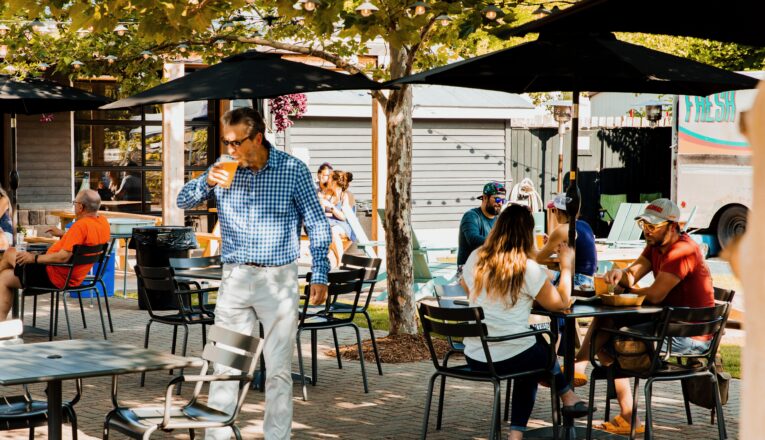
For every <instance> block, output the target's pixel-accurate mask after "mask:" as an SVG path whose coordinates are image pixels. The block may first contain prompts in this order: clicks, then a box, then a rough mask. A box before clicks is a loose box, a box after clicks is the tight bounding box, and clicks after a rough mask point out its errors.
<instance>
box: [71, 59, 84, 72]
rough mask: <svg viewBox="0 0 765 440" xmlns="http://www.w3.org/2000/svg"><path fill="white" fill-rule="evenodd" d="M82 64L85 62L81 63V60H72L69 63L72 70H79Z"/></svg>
mask: <svg viewBox="0 0 765 440" xmlns="http://www.w3.org/2000/svg"><path fill="white" fill-rule="evenodd" d="M83 64H85V63H83V62H82V61H79V60H74V61H72V63H71V64H70V65H71V66H72V68H73V69H74V70H80V68H81V67H82V65H83Z"/></svg>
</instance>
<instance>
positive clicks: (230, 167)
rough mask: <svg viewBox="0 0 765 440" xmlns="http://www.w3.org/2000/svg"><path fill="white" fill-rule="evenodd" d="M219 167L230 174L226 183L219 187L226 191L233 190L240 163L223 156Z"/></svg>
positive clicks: (219, 161)
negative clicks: (232, 186) (232, 183)
mask: <svg viewBox="0 0 765 440" xmlns="http://www.w3.org/2000/svg"><path fill="white" fill-rule="evenodd" d="M217 165H218V166H220V167H221V168H223V170H225V171H226V172H227V173H228V178H227V179H226V182H224V183H221V184H220V185H219V186H220V187H221V188H226V189H228V188H231V182H233V181H234V175H235V174H236V169H237V168H238V167H239V161H237V160H236V159H234V158H233V157H231V156H221V157H220V159H219V160H218V163H217Z"/></svg>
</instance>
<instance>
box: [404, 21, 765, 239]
mask: <svg viewBox="0 0 765 440" xmlns="http://www.w3.org/2000/svg"><path fill="white" fill-rule="evenodd" d="M405 83H409V84H439V85H447V86H457V87H471V88H479V89H488V90H498V91H503V92H508V93H526V92H547V91H557V90H566V91H572V92H574V93H573V101H574V108H575V109H574V111H572V116H573V118H572V131H573V132H574V133H577V132H578V130H579V119H578V112H577V111H576V109H578V104H579V92H580V91H600V92H642V93H672V94H684V95H698V96H707V95H710V94H713V93H717V92H722V91H727V90H737V89H751V88H754V87H755V86H756V84H757V80H756V79H754V78H751V77H748V76H745V75H740V74H737V73H733V72H729V71H726V70H722V69H718V68H716V67H712V66H707V65H705V64H701V63H698V62H695V61H691V60H688V59H685V58H680V57H676V56H673V55H668V54H666V53H663V52H658V51H655V50H652V49H648V48H645V47H642V46H637V45H634V44H630V43H625V42H622V41H619V40H617V39H616V37H614V35H613V34H611V33H600V34H585V33H579V34H565V35H564V34H554V33H542V34H540V35H539V38H538V39H537V40H536V41H532V42H529V43H524V44H521V45H518V46H515V47H511V48H509V49H505V50H501V51H497V52H493V53H490V54H487V55H483V56H479V57H475V58H471V59H468V60H464V61H459V62H456V63H452V64H449V65H446V66H443V67H439V68H436V69H432V70H428V71H426V72H421V73H418V74H415V75H411V76H408V77H405V78H400V79H396V80H393V81H390V82H389V84H393V85H395V84H405ZM577 143H578V136H572V137H571V170H572V173H571V178H570V185H569V188H568V190H567V191H566V194H567V195H568V196H569V199H570V201H569V204H568V206H567V210H568V212H569V213H572V214H573V216H574V217H575V216H576V214H577V213H578V211H579V192H578V189H577V186H576V173H575V172H574V171H576V170H577V150H578V145H577ZM573 224H574V223H573V222H572V226H573ZM574 232H575V230H574V228H573V227H572V228H571V235H570V238H569V243H570V245H571V246H573V245H574V237H573V234H574Z"/></svg>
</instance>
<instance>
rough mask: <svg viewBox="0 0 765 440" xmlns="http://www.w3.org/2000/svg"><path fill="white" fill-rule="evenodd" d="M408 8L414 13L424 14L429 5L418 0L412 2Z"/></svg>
mask: <svg viewBox="0 0 765 440" xmlns="http://www.w3.org/2000/svg"><path fill="white" fill-rule="evenodd" d="M409 8H411V9H414V15H425V13H426V12H428V9H430V5H428V4H427V3H425V2H424V1H422V0H420V1H418V2H415V3H413V4H412V5H411V6H409Z"/></svg>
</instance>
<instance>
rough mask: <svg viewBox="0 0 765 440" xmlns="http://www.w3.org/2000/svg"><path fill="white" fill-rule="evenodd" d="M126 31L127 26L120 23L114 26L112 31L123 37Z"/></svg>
mask: <svg viewBox="0 0 765 440" xmlns="http://www.w3.org/2000/svg"><path fill="white" fill-rule="evenodd" d="M127 31H128V28H127V27H126V26H125V25H122V24H118V25H117V26H115V27H114V33H115V34H117V35H119V36H120V37H124V36H125V34H126V33H127Z"/></svg>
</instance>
